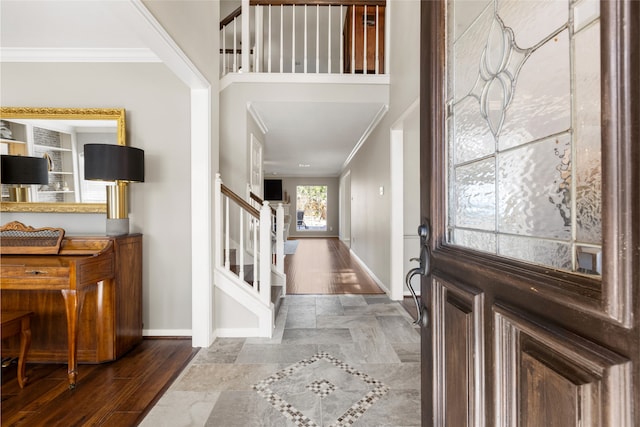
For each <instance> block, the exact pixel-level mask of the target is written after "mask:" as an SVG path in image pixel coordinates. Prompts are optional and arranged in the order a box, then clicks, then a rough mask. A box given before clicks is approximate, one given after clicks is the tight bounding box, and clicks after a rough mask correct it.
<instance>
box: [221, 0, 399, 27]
mask: <svg viewBox="0 0 640 427" xmlns="http://www.w3.org/2000/svg"><path fill="white" fill-rule="evenodd" d="M305 4H306V5H307V6H385V5H386V4H387V2H386V0H251V1H250V2H249V5H250V6H268V5H272V6H303V5H305ZM241 14H242V6H240V7H238V8H237V9H235V10H234V11H233V12H231V13H230V14H228V15H227V16H226V17H224V18H223V19H222V20H221V21H220V29H222V28H224V26H225V25H227V24H230V23H231V22H233V20H234V19H235V18H237V17H238V16H240V15H241Z"/></svg>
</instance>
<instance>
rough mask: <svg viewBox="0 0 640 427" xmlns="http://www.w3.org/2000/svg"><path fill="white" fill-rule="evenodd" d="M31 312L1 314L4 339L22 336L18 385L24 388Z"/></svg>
mask: <svg viewBox="0 0 640 427" xmlns="http://www.w3.org/2000/svg"><path fill="white" fill-rule="evenodd" d="M31 316H33V312H31V311H3V312H2V313H0V317H1V320H2V323H1V324H0V328H1V330H2V339H5V338H9V337H13V336H15V335H18V334H19V335H20V355H19V356H18V384H19V385H20V388H24V385H25V384H26V383H27V381H28V378H27V377H26V375H25V373H26V366H25V364H26V361H27V353H28V352H29V346H30V345H31Z"/></svg>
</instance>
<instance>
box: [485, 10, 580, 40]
mask: <svg viewBox="0 0 640 427" xmlns="http://www.w3.org/2000/svg"><path fill="white" fill-rule="evenodd" d="M496 3H497V4H498V14H499V15H500V18H501V19H502V21H503V22H504V25H505V26H507V27H509V28H511V29H512V30H513V33H514V34H515V36H516V43H517V44H518V46H519V47H521V48H524V49H528V48H531V47H533V46H535V45H536V44H538V43H539V42H540V41H541V40H543V39H545V38H546V37H548V36H549V35H551V34H553V33H555V32H557V31H558V29H559V28H561V27H562V26H563V25H565V23H566V22H567V21H568V20H569V0H535V1H522V0H500V1H498V2H496Z"/></svg>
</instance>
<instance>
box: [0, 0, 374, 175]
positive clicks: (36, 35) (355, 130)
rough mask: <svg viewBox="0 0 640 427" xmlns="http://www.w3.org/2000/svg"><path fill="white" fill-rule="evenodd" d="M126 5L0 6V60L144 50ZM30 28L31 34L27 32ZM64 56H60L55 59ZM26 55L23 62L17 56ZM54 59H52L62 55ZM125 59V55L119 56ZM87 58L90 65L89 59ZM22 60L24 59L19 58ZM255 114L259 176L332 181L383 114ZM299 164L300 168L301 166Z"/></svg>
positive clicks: (355, 108) (334, 106) (294, 106)
mask: <svg viewBox="0 0 640 427" xmlns="http://www.w3.org/2000/svg"><path fill="white" fill-rule="evenodd" d="M128 3H129V2H126V1H104V2H103V1H51V0H46V1H24V0H17V1H14V0H2V1H0V41H1V47H2V52H1V53H2V59H1V60H3V61H4V60H8V59H7V58H10V57H11V56H12V55H13V56H15V55H16V52H18V54H19V55H23V56H22V58H25V57H27V58H30V57H29V55H32V56H31V57H32V58H33V59H32V60H34V61H38V60H39V59H38V55H39V56H40V57H41V58H44V59H40V60H48V61H51V60H55V59H51V58H55V57H56V56H55V55H53V56H52V55H51V52H57V53H58V54H60V55H62V56H64V54H67V55H69V51H72V52H73V53H72V54H71V55H70V56H71V57H73V58H74V60H82V59H78V57H79V56H82V55H83V54H85V55H87V58H85V60H95V58H96V52H100V51H101V50H104V51H108V52H109V55H113V51H115V50H117V51H119V52H124V51H126V50H131V51H136V52H138V53H137V54H138V55H140V57H141V58H144V60H145V61H148V60H150V57H151V56H153V54H152V53H150V55H146V56H145V55H143V54H141V53H140V52H142V51H144V50H145V49H146V50H149V49H150V48H151V47H150V46H148V45H147V44H145V42H144V41H143V38H142V37H141V36H140V34H139V33H138V32H137V31H136V29H135V28H131V26H127V25H126V24H125V23H124V20H123V19H122V16H123V14H125V13H127V11H128V10H129V9H128V8H129V5H128ZM34 29H37V31H34ZM61 52H63V53H61ZM25 54H26V55H27V56H24V55H25ZM62 56H59V57H62ZM125 56H126V55H125ZM89 58H92V59H89ZM23 60H24V59H23ZM252 106H253V112H254V115H255V116H256V117H257V119H258V121H259V122H261V123H262V124H263V126H264V128H265V130H266V131H267V132H266V134H265V141H262V142H263V143H264V172H265V176H274V175H278V176H313V177H323V176H337V175H339V173H340V172H341V171H342V168H343V165H344V164H345V161H346V160H347V159H348V158H349V156H350V154H351V153H352V152H353V151H354V149H356V148H357V147H358V146H359V143H361V142H362V141H363V140H364V138H365V137H366V135H368V132H370V130H371V128H372V126H373V125H375V124H376V122H377V120H378V119H379V118H380V115H381V113H384V111H386V110H385V106H384V104H382V103H380V102H343V101H341V102H313V101H311V100H309V101H308V102H307V101H305V102H267V101H261V102H255V103H253V104H252ZM301 165H302V166H301Z"/></svg>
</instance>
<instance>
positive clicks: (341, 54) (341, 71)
mask: <svg viewBox="0 0 640 427" xmlns="http://www.w3.org/2000/svg"><path fill="white" fill-rule="evenodd" d="M343 22H344V6H343V5H340V25H342V23H343ZM343 31H344V30H343ZM342 73H344V37H340V74H342Z"/></svg>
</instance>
